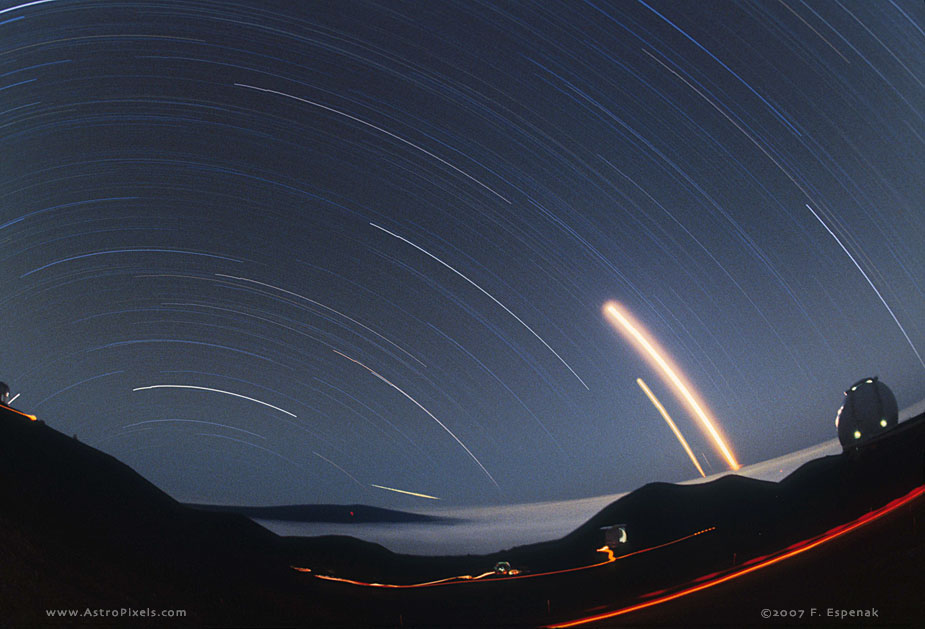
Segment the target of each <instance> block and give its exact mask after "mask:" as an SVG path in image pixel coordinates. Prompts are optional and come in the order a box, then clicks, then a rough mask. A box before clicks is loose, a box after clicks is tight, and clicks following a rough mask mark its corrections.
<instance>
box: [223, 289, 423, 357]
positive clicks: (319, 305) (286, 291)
mask: <svg viewBox="0 0 925 629" xmlns="http://www.w3.org/2000/svg"><path fill="white" fill-rule="evenodd" d="M215 275H216V277H224V278H228V279H232V280H238V281H240V282H249V283H251V284H257V285H258V286H264V287H266V288H272V289H273V290H278V291H279V292H281V293H285V294H286V295H290V296H292V297H298V298H299V299H301V300H303V301H307V302H308V303H310V304H314V305H315V306H318V307H319V308H324V309H325V310H327V311H328V312H333V313H334V314H336V315H337V316H339V317H343V318H344V319H346V320H347V321H350V322H351V323H355V324H356V325H358V326H360V327H361V328H363V329H364V330H366V331H367V332H371V333H372V334H375V335H376V336H378V337H379V338H380V339H382V340H383V341H385V342H386V343H388V344H389V345H391V346H392V347H394V348H395V349H397V350H398V351H400V352H402V353H403V354H405V355H406V356H407V357H408V358H410V359H411V360H413V361H415V362H416V363H418V364H419V365H421V366H422V367H426V366H427V365H425V364H424V363H423V362H422V361H421V360H419V359H418V358H417V357H416V356H414V355H413V354H411V353H410V352H409V351H407V350H405V349H404V348H402V347H401V346H400V345H398V344H397V343H394V342H392V341H390V340H389V339H387V338H386V337H384V336H382V335H381V334H379V333H378V332H376V331H375V330H373V329H372V328H371V327H369V326H368V325H364V324H363V323H360V322H359V321H357V320H356V319H354V318H353V317H350V316H348V315H345V314H344V313H343V312H341V311H339V310H335V309H334V308H331V307H330V306H325V305H324V304H323V303H321V302H320V301H316V300H314V299H309V298H308V297H306V296H304V295H300V294H298V293H294V292H292V291H290V290H286V289H285V288H280V287H279V286H273V285H272V284H267V283H265V282H259V281H257V280H252V279H250V278H247V277H238V276H237V275H225V274H224V273H216V274H215Z"/></svg>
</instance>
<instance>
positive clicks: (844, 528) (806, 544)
mask: <svg viewBox="0 0 925 629" xmlns="http://www.w3.org/2000/svg"><path fill="white" fill-rule="evenodd" d="M922 494H925V486H919V487H917V488H915V489H913V490H912V491H910V492H909V493H908V494H906V495H905V496H901V497H899V498H897V499H896V500H893V501H892V502H890V503H888V504H886V505H884V506H882V507H880V508H879V509H877V510H876V511H871V512H869V513H865V514H864V515H862V516H861V517H859V518H858V519H856V520H854V521H852V522H848V523H846V524H843V525H841V526H838V527H835V528H834V529H831V530H829V531H826V532H825V533H823V534H822V535H819V536H817V537H814V538H811V539H807V540H804V541H802V542H799V543H797V544H794V545H792V546H790V547H788V548H786V549H784V550H782V551H780V552H779V553H776V554H772V555H769V556H765V557H760V558H758V559H755V560H753V561H752V562H751V563H750V564H749V565H746V566H743V567H742V568H741V569H739V570H734V571H732V572H729V573H726V574H724V575H722V576H718V577H716V578H713V579H710V580H708V581H705V582H703V583H700V584H698V585H693V586H691V587H687V588H684V589H682V590H679V591H677V592H673V593H671V594H666V595H664V596H659V597H658V598H654V599H652V600H649V601H645V602H643V603H638V604H636V605H630V606H629V607H624V608H622V609H617V610H614V611H610V612H604V613H602V614H597V615H595V616H588V617H586V618H579V619H577V620H572V621H569V622H562V623H555V624H551V625H546V627H547V628H549V629H553V628H555V629H560V628H565V627H577V626H580V625H585V624H588V623H592V622H598V621H601V620H606V619H608V618H614V617H616V616H622V615H623V614H629V613H630V612H634V611H638V610H640V609H645V608H647V607H653V606H655V605H661V604H662V603H667V602H668V601H673V600H675V599H679V598H682V597H685V596H689V595H691V594H694V593H696V592H700V591H703V590H706V589H709V588H712V587H715V586H717V585H720V584H722V583H726V582H728V581H732V580H735V579H738V578H740V577H744V576H745V575H747V574H751V573H752V572H756V571H758V570H761V569H763V568H767V567H768V566H772V565H774V564H776V563H780V562H781V561H785V560H787V559H791V558H793V557H796V556H797V555H802V554H803V553H805V552H807V551H809V550H812V549H813V548H816V547H817V546H821V545H823V544H827V543H829V542H831V541H832V540H835V539H838V538H839V537H841V536H843V535H845V534H847V533H851V532H852V531H855V530H857V529H859V528H860V527H862V526H864V525H866V524H870V523H871V522H874V521H876V520H879V519H880V518H882V517H883V516H885V515H887V514H889V513H892V512H893V511H895V510H896V509H898V508H900V507H902V506H905V505H907V504H909V503H910V502H912V501H913V500H915V499H917V498H919V497H920V496H922ZM696 581H697V580H696V579H695V581H694V582H696Z"/></svg>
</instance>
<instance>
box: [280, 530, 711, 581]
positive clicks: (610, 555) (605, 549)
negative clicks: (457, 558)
mask: <svg viewBox="0 0 925 629" xmlns="http://www.w3.org/2000/svg"><path fill="white" fill-rule="evenodd" d="M715 530H716V527H715V526H711V527H709V528H705V529H701V530H699V531H696V532H694V533H689V534H687V535H684V536H682V537H678V538H675V539H673V540H670V541H668V542H664V543H662V544H657V545H655V546H648V547H646V548H640V549H639V550H636V551H633V552H631V553H626V554H625V555H620V556H619V557H617V556H616V555H615V554H614V552H613V550H612V549H611V548H610V547H609V546H602V547H601V548H597V549H595V552H599V553H603V554H604V555H606V556H607V558H606V559H605V560H604V561H599V562H596V563H593V564H588V565H585V566H575V567H573V568H562V569H560V570H549V571H547V572H531V573H527V574H524V573H523V572H522V571H520V570H511V571H510V572H508V573H507V575H505V576H503V577H500V578H498V579H490V580H488V581H487V582H488V583H491V582H497V581H510V580H521V579H538V578H542V577H551V576H555V575H560V574H569V573H572V572H583V571H585V570H593V569H594V568H600V567H601V566H606V565H607V564H611V563H613V562H615V561H619V560H621V559H626V558H628V557H634V556H636V555H641V554H644V553H648V552H652V551H654V550H659V549H661V548H667V547H669V546H674V545H675V544H679V543H681V542H686V541H687V540H689V539H693V538H694V537H698V536H700V535H703V534H704V533H711V532H713V531H715ZM289 567H290V568H292V569H293V570H296V571H298V572H305V573H311V574H312V576H313V577H315V578H317V579H322V580H324V581H336V582H338V583H348V584H350V585H359V586H362V587H372V588H391V589H414V588H427V587H434V586H437V585H441V586H442V585H461V584H464V583H473V582H478V581H479V580H480V579H484V578H485V577H489V576H498V574H497V573H496V572H495V571H491V572H484V573H482V574H480V575H476V576H472V575H471V574H462V575H459V576H455V577H446V578H443V579H437V580H436V581H426V582H424V583H407V584H399V583H368V582H366V581H357V580H355V579H345V578H343V577H333V576H330V575H323V574H316V573H314V572H313V571H312V569H311V568H302V567H298V566H289Z"/></svg>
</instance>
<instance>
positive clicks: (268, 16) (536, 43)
mask: <svg viewBox="0 0 925 629" xmlns="http://www.w3.org/2000/svg"><path fill="white" fill-rule="evenodd" d="M923 58H925V6H923V4H922V2H920V1H919V0H877V1H869V0H865V1H857V0H824V1H823V0H742V1H739V2H733V1H731V0H710V1H704V2H681V1H657V0H618V1H613V2H604V1H596V0H595V1H576V2H481V1H470V2H456V1H442V0H441V1H435V2H425V3H412V2H405V1H396V2H373V1H365V0H339V1H337V2H296V1H289V2H285V1H281V0H270V1H266V2H257V3H242V2H234V1H227V2H226V1H221V2H219V1H216V0H135V1H132V2H123V1H121V0H107V1H102V0H39V1H36V2H22V3H7V4H5V5H3V6H2V7H0V139H2V143H3V148H4V150H3V155H2V158H0V159H2V168H0V263H2V269H3V273H2V275H0V313H2V322H3V325H2V330H3V340H4V344H3V350H2V353H0V357H2V360H0V379H2V380H3V381H5V382H7V383H8V384H10V386H11V389H12V394H13V396H16V397H14V398H13V399H14V400H15V406H16V407H17V408H19V409H21V410H23V411H24V412H27V413H35V414H37V415H38V416H39V418H40V419H45V420H46V421H47V422H48V423H49V425H51V426H52V427H54V428H56V429H58V430H60V431H62V432H64V433H65V434H69V435H70V434H76V435H77V436H78V438H79V439H80V440H81V441H83V442H85V443H88V444H90V445H92V446H94V447H98V448H100V449H102V450H104V451H106V452H108V453H110V454H112V455H113V456H115V457H117V458H119V459H120V460H122V461H124V462H126V463H127V464H128V465H130V466H132V467H133V468H135V469H136V470H137V471H138V472H140V473H141V474H142V475H144V476H145V477H147V478H149V479H150V480H151V481H152V482H154V483H155V484H157V485H158V486H160V487H161V488H163V489H164V490H165V491H167V492H168V493H170V494H171V495H173V496H174V497H176V498H177V499H179V500H184V501H191V502H199V503H209V502H211V503H231V504H254V505H269V504H296V503H322V502H326V503H341V504H354V503H368V504H375V505H381V506H388V507H398V508H402V507H416V506H421V505H426V504H427V503H428V502H431V501H432V500H433V499H435V498H436V497H439V500H440V501H441V504H447V505H457V504H459V505H462V504H471V505H477V504H505V503H517V502H526V501H538V500H560V499H567V498H581V497H587V496H593V495H599V494H606V493H615V492H623V491H629V490H632V489H634V488H635V487H638V486H640V485H642V484H644V483H646V482H650V481H655V480H663V481H680V480H685V479H688V478H691V477H692V476H693V475H695V473H696V472H697V471H698V470H699V468H700V463H703V464H704V465H703V468H704V469H703V470H702V471H701V472H700V473H701V474H702V473H703V472H704V471H705V472H707V473H709V472H710V470H714V471H717V470H721V469H727V468H728V467H729V465H730V464H728V463H727V460H730V459H727V458H726V457H724V454H723V452H722V451H721V450H720V449H718V448H717V447H716V445H715V443H714V440H713V439H712V438H711V435H710V434H709V433H708V431H705V430H703V428H704V425H703V424H702V422H701V421H699V419H698V417H695V416H693V415H692V414H691V413H690V412H689V409H688V408H687V406H686V405H685V404H684V402H683V400H680V399H679V398H677V397H675V395H674V392H673V390H672V389H671V387H670V386H669V385H668V384H667V383H666V381H664V380H663V374H661V373H659V371H658V369H657V368H656V366H654V365H653V364H650V362H648V361H647V358H646V357H645V356H644V355H642V354H640V353H639V352H638V351H636V349H634V347H633V346H632V345H631V344H629V343H627V342H626V341H625V340H624V339H623V338H621V336H620V333H619V332H618V331H617V330H615V329H614V327H613V326H612V325H611V324H610V322H609V321H608V318H607V317H606V316H604V314H603V312H604V310H603V309H604V307H605V306H604V305H605V304H608V303H611V302H618V303H620V304H622V305H623V306H624V307H625V308H626V309H627V311H628V312H632V313H633V317H634V318H635V319H636V320H638V322H639V323H640V325H641V326H644V328H645V329H646V330H648V332H649V333H650V334H651V335H652V337H653V338H656V339H658V342H659V344H660V346H661V347H662V349H663V350H664V351H665V353H666V354H667V355H670V356H671V357H672V361H673V363H674V365H675V367H676V368H677V370H678V371H679V372H683V374H684V375H685V378H686V380H687V382H688V386H689V388H690V389H691V390H696V392H697V395H698V399H700V400H702V401H703V403H704V404H705V405H706V406H708V407H709V409H710V413H711V416H712V417H713V418H715V419H716V423H717V424H718V425H719V426H721V427H722V431H721V432H722V435H723V438H724V439H725V441H726V443H727V444H728V446H729V449H730V450H731V451H734V452H735V457H736V458H735V460H736V461H737V463H736V464H738V463H741V464H743V465H745V464H750V463H755V462H758V461H761V460H765V459H769V458H772V457H776V456H780V455H782V454H786V453H788V452H791V451H793V450H796V449H800V448H805V447H807V446H811V445H813V444H816V443H819V442H821V441H823V440H826V439H830V438H832V437H833V436H834V433H833V432H832V421H833V419H834V413H835V411H836V409H837V408H838V406H839V404H840V403H841V398H842V392H843V391H844V389H845V387H846V386H848V385H849V384H850V383H852V382H855V381H857V380H858V379H859V378H863V377H868V376H874V375H876V376H879V378H880V380H882V381H883V382H885V383H886V384H888V385H889V386H890V387H891V388H892V390H893V391H894V393H895V394H896V397H897V400H898V401H899V405H900V407H901V408H902V407H905V406H909V405H912V404H914V403H916V402H918V401H919V400H921V399H922V398H923V397H925V362H923V359H922V355H923V352H925V247H923V246H922V243H923V242H925V65H923V64H922V63H921V59H923ZM638 382H648V383H650V384H651V389H649V387H648V386H647V387H645V389H644V392H645V393H646V395H640V391H639V388H640V387H641V386H643V385H638V384H637V383H638ZM655 401H658V403H657V404H656V408H657V410H658V412H659V413H661V414H662V416H663V417H665V418H666V419H667V418H668V417H669V416H670V417H672V418H674V421H673V422H671V421H669V424H672V423H674V424H676V425H675V426H672V430H671V431H669V430H665V429H664V426H663V425H661V424H659V423H658V422H659V419H658V416H657V415H655V413H654V411H653V408H652V404H653V403H655ZM672 432H674V434H672ZM681 434H683V435H685V436H686V439H684V438H680V439H681V443H682V444H683V445H684V447H683V448H681V447H679V443H678V438H676V436H675V435H678V436H680V435H681ZM691 462H693V463H694V466H695V467H696V468H697V469H696V470H695V469H692V468H691V465H690V463H691ZM396 487H397V488H401V489H394V488H396Z"/></svg>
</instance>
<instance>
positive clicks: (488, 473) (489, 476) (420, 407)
mask: <svg viewBox="0 0 925 629" xmlns="http://www.w3.org/2000/svg"><path fill="white" fill-rule="evenodd" d="M332 351H333V352H334V353H335V354H337V355H338V356H341V357H343V358H346V359H347V360H349V361H350V362H352V363H354V364H357V365H359V366H360V367H362V368H363V369H365V370H366V371H368V372H369V373H371V374H373V375H374V376H376V377H377V378H378V379H379V380H381V381H382V382H384V383H386V384H387V385H389V386H390V387H392V388H393V389H395V390H396V391H398V392H399V393H401V394H402V395H404V396H405V397H406V398H408V399H409V400H410V401H411V403H412V404H414V405H415V406H417V407H418V408H419V409H421V410H422V411H424V412H425V413H427V416H428V417H430V418H431V419H432V420H434V421H435V422H437V424H439V426H440V427H441V428H443V430H445V431H446V432H447V434H448V435H450V436H451V437H453V439H454V440H455V441H456V443H458V444H459V445H460V446H461V447H462V449H463V450H465V451H466V454H468V455H469V458H471V459H472V460H473V461H475V463H476V465H478V466H479V467H480V468H481V470H482V471H483V472H484V473H485V476H487V477H488V480H490V481H491V482H492V484H493V485H494V486H495V487H497V488H498V490H499V491H500V490H501V486H500V485H498V482H497V481H496V480H495V477H494V476H492V475H491V473H490V472H489V471H488V470H487V469H486V468H485V466H484V465H482V462H481V461H479V460H478V457H476V456H475V455H474V454H472V450H470V449H469V448H468V446H466V444H464V443H463V442H462V441H461V440H460V439H459V437H457V436H456V434H455V433H454V432H453V431H452V430H450V429H449V428H447V427H446V424H444V423H443V422H442V421H440V420H439V419H437V417H436V416H435V415H434V414H433V413H431V412H430V411H429V410H427V409H426V408H424V406H423V405H422V404H421V403H420V402H418V401H417V400H415V399H414V398H413V397H411V396H410V395H408V394H407V393H405V392H404V390H402V389H401V388H400V387H399V386H398V385H396V384H394V383H393V382H392V381H391V380H389V379H388V378H386V377H385V376H383V375H382V374H380V373H379V372H377V371H375V370H373V369H370V368H369V367H367V366H366V365H364V364H363V363H361V362H360V361H358V360H356V359H355V358H350V357H349V356H347V355H346V354H342V353H341V352H339V351H337V350H336V349H335V350H332Z"/></svg>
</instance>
